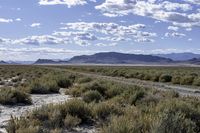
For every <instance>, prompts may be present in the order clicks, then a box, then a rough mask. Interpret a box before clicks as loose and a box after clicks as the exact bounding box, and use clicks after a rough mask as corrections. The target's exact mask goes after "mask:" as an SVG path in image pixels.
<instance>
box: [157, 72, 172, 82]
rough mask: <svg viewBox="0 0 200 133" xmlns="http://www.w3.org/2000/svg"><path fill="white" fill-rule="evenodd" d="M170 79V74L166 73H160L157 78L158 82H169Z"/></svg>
mask: <svg viewBox="0 0 200 133" xmlns="http://www.w3.org/2000/svg"><path fill="white" fill-rule="evenodd" d="M171 80H172V76H171V75H166V74H163V75H161V76H160V78H159V82H171Z"/></svg>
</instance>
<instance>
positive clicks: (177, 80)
mask: <svg viewBox="0 0 200 133" xmlns="http://www.w3.org/2000/svg"><path fill="white" fill-rule="evenodd" d="M180 82H181V77H180V76H173V77H172V83H173V84H180Z"/></svg>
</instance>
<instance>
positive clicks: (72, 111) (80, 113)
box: [64, 99, 91, 123]
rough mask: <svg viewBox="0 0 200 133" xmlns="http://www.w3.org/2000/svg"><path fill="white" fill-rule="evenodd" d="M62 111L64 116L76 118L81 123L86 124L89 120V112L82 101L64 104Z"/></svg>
mask: <svg viewBox="0 0 200 133" xmlns="http://www.w3.org/2000/svg"><path fill="white" fill-rule="evenodd" d="M64 107H65V108H64V110H65V112H66V114H69V115H72V116H75V117H76V116H77V117H78V118H80V119H81V121H82V122H83V123H84V122H88V120H90V119H91V110H90V108H89V106H88V105H87V104H86V103H85V102H83V101H82V100H77V99H74V100H71V101H70V102H67V103H65V105H64Z"/></svg>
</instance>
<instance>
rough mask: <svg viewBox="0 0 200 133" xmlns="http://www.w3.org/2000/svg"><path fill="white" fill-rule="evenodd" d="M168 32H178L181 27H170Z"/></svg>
mask: <svg viewBox="0 0 200 133" xmlns="http://www.w3.org/2000/svg"><path fill="white" fill-rule="evenodd" d="M168 30H173V31H178V30H179V27H175V26H169V27H168Z"/></svg>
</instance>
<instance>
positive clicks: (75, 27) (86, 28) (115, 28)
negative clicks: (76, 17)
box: [56, 22, 157, 42]
mask: <svg viewBox="0 0 200 133" xmlns="http://www.w3.org/2000/svg"><path fill="white" fill-rule="evenodd" d="M63 25H64V27H62V28H61V29H62V30H68V31H69V30H72V31H73V32H77V31H78V32H80V31H81V32H87V33H95V34H96V35H99V36H98V37H96V38H97V40H104V41H109V42H119V41H131V40H135V39H139V40H146V41H148V42H153V41H152V39H148V38H152V37H156V36H157V34H156V33H152V32H146V31H143V30H144V29H145V28H146V25H144V24H132V25H127V26H125V25H119V24H116V23H96V22H91V23H86V22H77V23H66V24H63ZM56 34H60V35H65V36H66V35H67V36H68V35H70V34H69V32H67V33H65V32H61V33H56ZM82 40H83V39H82ZM138 42H141V41H138Z"/></svg>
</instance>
